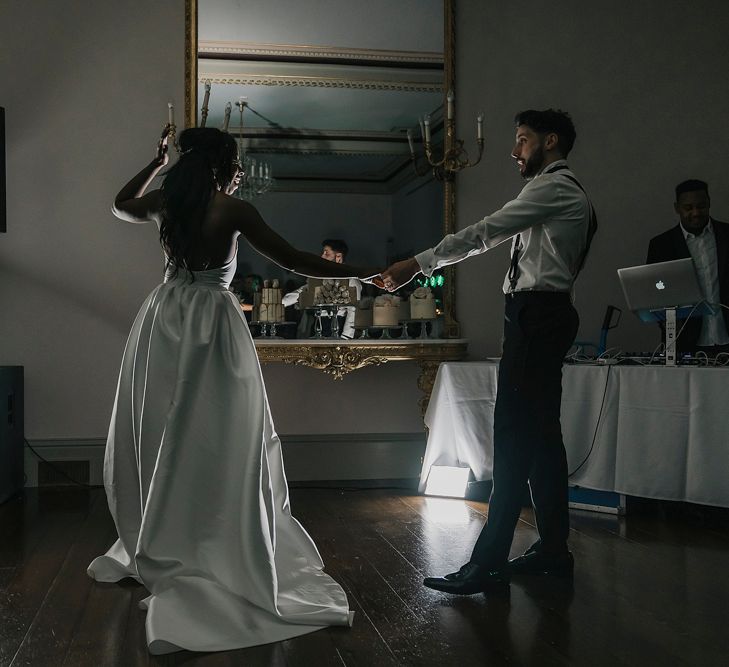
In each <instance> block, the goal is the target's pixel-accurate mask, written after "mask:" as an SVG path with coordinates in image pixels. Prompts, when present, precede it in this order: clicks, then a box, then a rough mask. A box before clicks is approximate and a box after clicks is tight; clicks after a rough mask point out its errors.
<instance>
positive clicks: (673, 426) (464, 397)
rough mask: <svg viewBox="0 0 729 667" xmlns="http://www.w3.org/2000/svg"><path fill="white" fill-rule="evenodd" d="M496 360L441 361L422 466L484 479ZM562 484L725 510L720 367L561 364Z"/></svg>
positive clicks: (725, 430)
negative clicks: (566, 478)
mask: <svg viewBox="0 0 729 667" xmlns="http://www.w3.org/2000/svg"><path fill="white" fill-rule="evenodd" d="M497 371H498V363H497V362H451V363H443V364H441V366H440V368H439V370H438V374H437V376H436V380H435V384H434V387H433V393H432V396H431V399H430V403H429V405H428V410H427V412H426V414H425V424H426V426H427V427H428V429H429V436H428V446H427V448H426V451H425V457H424V460H423V469H422V473H421V478H420V482H421V483H420V488H421V491H422V490H423V488H424V485H425V480H426V477H427V474H428V471H429V470H430V466H431V465H433V464H435V465H453V466H459V465H460V466H466V465H467V466H468V467H470V468H471V470H472V471H473V474H474V477H475V479H476V480H488V479H491V473H492V458H493V413H494V401H495V399H496V378H497ZM562 385H563V391H562V432H563V436H564V443H565V448H566V450H567V460H568V464H569V471H570V473H574V474H573V475H572V476H571V477H570V484H571V485H574V486H580V487H584V488H588V489H597V490H600V491H615V492H617V493H621V494H626V495H631V496H640V497H643V498H657V499H662V500H684V501H688V502H693V503H701V504H705V505H717V506H721V507H729V414H728V410H727V407H728V406H729V369H726V368H699V367H677V368H665V367H662V366H615V365H614V366H597V365H587V364H583V365H565V366H564V373H563V380H562Z"/></svg>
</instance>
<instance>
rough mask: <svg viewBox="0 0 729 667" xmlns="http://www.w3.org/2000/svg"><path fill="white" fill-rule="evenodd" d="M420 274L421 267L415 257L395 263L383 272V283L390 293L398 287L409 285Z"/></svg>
mask: <svg viewBox="0 0 729 667" xmlns="http://www.w3.org/2000/svg"><path fill="white" fill-rule="evenodd" d="M418 273H420V265H419V264H418V262H417V260H416V259H415V257H410V259H404V260H402V261H401V262H395V263H394V264H392V265H391V266H390V267H388V268H387V269H386V270H385V271H383V272H382V282H383V284H384V286H385V289H386V290H387V291H388V292H394V291H395V290H396V289H397V288H398V287H402V286H403V285H407V284H408V283H409V282H410V281H411V280H412V279H413V278H414V277H415V276H416V275H417V274H418Z"/></svg>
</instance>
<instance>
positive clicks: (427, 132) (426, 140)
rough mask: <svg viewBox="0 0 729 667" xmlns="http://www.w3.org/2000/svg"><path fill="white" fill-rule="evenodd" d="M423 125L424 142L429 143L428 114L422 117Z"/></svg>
mask: <svg viewBox="0 0 729 667" xmlns="http://www.w3.org/2000/svg"><path fill="white" fill-rule="evenodd" d="M423 125H425V143H426V144H429V143H430V116H426V117H425V118H423Z"/></svg>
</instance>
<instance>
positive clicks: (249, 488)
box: [88, 127, 378, 653]
mask: <svg viewBox="0 0 729 667" xmlns="http://www.w3.org/2000/svg"><path fill="white" fill-rule="evenodd" d="M168 133H169V127H166V128H165V131H164V132H163V133H162V139H161V140H160V142H159V145H158V149H157V156H156V158H155V159H154V160H153V161H152V162H151V163H150V164H149V165H147V166H146V167H145V168H144V169H142V171H140V172H139V173H138V174H137V175H136V176H135V177H134V178H132V180H131V181H129V183H127V184H126V185H125V186H124V187H123V188H122V189H121V191H120V192H119V194H118V195H117V197H116V200H115V202H114V206H113V209H112V210H113V212H114V214H115V215H116V216H117V217H118V218H120V219H122V220H126V221H128V222H134V223H141V222H156V223H157V224H158V225H159V229H160V241H161V244H162V247H163V249H164V252H165V256H166V259H167V262H166V272H165V277H164V282H163V283H162V284H161V285H158V286H157V287H156V288H155V289H154V290H152V292H151V294H149V296H148V297H147V298H146V300H145V301H144V303H143V304H142V307H141V309H140V310H139V313H138V314H137V317H136V319H135V321H134V324H133V325H132V330H131V333H130V334H129V339H128V340H127V344H126V348H125V350H124V356H123V359H122V365H121V371H120V374H119V382H118V386H117V392H116V400H115V402H114V408H113V412H112V416H111V424H110V427H109V436H108V441H107V446H106V457H105V462H104V486H105V488H106V495H107V499H108V502H109V509H110V511H111V514H112V516H113V518H114V522H115V524H116V528H117V531H118V535H119V539H118V540H117V541H116V542H115V543H114V545H113V546H112V547H111V548H110V549H109V551H108V552H107V553H106V554H104V555H103V556H99V557H98V558H96V559H95V560H94V561H93V562H92V563H91V565H90V566H89V568H88V572H89V575H90V576H91V577H93V578H94V579H96V580H97V581H105V582H113V581H119V580H120V579H123V578H124V577H132V578H133V579H136V580H137V581H139V582H141V583H142V584H144V585H145V586H146V588H147V590H148V591H149V593H150V595H149V597H147V598H146V599H144V600H143V601H142V602H141V603H140V606H141V607H142V608H143V609H145V610H146V612H147V618H146V632H147V643H148V646H149V650H150V652H151V653H169V652H172V651H177V650H180V649H188V650H192V651H216V650H226V649H234V648H243V647H246V646H253V645H256V644H264V643H268V642H274V641H280V640H284V639H288V638H291V637H295V636H297V635H301V634H305V633H307V632H312V631H314V630H318V629H320V628H322V627H325V626H328V625H351V620H352V615H353V614H352V612H350V611H349V606H348V603H347V597H346V595H345V593H344V591H343V590H342V588H341V586H339V584H337V583H336V582H335V581H334V580H333V579H332V578H331V577H329V576H328V575H327V574H325V573H324V572H323V571H322V568H323V563H322V560H321V557H320V556H319V553H318V551H317V549H316V546H315V545H314V543H313V541H312V540H311V538H310V537H309V535H308V534H307V533H306V531H305V530H304V528H303V527H302V526H301V524H299V523H298V521H297V520H296V519H295V518H294V517H293V516H292V515H291V511H290V507H289V499H288V490H287V486H286V478H285V475H284V469H283V461H282V458H281V443H280V441H279V438H278V436H277V435H276V431H275V430H274V426H273V421H272V419H271V413H270V410H269V406H268V400H267V398H266V391H265V388H264V384H263V378H262V376H261V370H260V366H259V363H258V358H257V356H256V350H255V347H254V345H253V341H252V339H251V335H250V333H249V330H248V326H247V325H246V321H245V318H244V317H243V313H242V312H241V310H240V307H239V305H238V301H237V299H236V298H235V297H234V296H233V295H232V294H231V293H230V292H229V291H228V289H227V288H228V285H229V284H230V281H231V279H232V278H233V275H234V274H235V268H236V252H237V246H238V237H239V236H242V237H243V238H244V239H245V240H246V241H248V243H249V244H250V245H251V246H252V247H253V248H254V249H255V250H257V251H258V252H259V253H261V254H263V255H265V256H266V257H268V258H269V259H271V260H273V261H274V262H276V263H277V264H279V265H280V266H282V267H284V268H285V269H288V270H291V271H295V272H297V273H300V274H302V275H306V276H313V277H320V278H330V277H341V278H348V277H358V278H362V279H367V278H370V277H372V276H373V275H375V274H377V273H378V270H376V269H367V270H362V269H356V268H354V267H352V266H349V265H347V264H337V263H335V262H329V261H326V260H324V259H321V258H320V257H318V256H317V255H314V254H310V253H305V252H301V251H299V250H296V249H295V248H293V247H291V246H290V245H289V244H288V243H287V242H286V241H285V240H284V239H283V238H281V237H280V236H278V234H276V233H275V232H274V231H273V230H272V229H271V228H270V227H268V226H267V225H266V224H265V223H264V221H263V220H262V219H261V217H260V215H259V214H258V212H257V211H256V209H255V208H254V207H253V206H252V205H251V204H249V203H247V202H244V201H241V200H238V199H235V198H233V197H231V196H230V194H231V193H232V192H233V191H234V190H235V188H236V186H237V181H238V178H239V171H238V165H237V162H236V156H237V151H236V144H235V141H234V140H233V138H232V137H231V136H230V135H229V134H227V133H224V132H221V131H219V130H216V129H213V128H191V129H187V130H185V131H184V132H183V133H182V134H181V135H180V150H181V154H180V159H179V160H178V162H177V163H176V164H175V165H174V166H173V167H171V168H170V169H169V171H168V172H167V173H166V174H165V176H164V182H163V185H162V187H161V189H159V190H153V191H151V192H149V193H147V194H144V192H145V190H146V188H147V186H148V185H149V184H150V182H151V181H152V179H153V178H154V177H155V176H156V175H157V173H158V171H159V170H160V169H161V168H162V167H163V166H164V165H165V164H166V163H167V159H168V158H167V139H168Z"/></svg>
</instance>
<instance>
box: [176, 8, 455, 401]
mask: <svg viewBox="0 0 729 667" xmlns="http://www.w3.org/2000/svg"><path fill="white" fill-rule="evenodd" d="M454 5H455V0H443V7H444V43H443V47H444V54H443V55H444V86H443V91H444V92H443V95H444V97H445V94H446V91H448V90H455V29H454V28H455V21H454V10H455V7H454ZM197 19H198V2H197V0H185V125H186V126H187V127H193V126H194V125H195V124H196V122H197V119H196V113H197V107H198V100H197V79H198V68H197V60H198V59H197V52H198V34H197V33H198V29H197ZM454 145H455V132H454V131H453V132H445V133H444V150H445V151H448V150H450V149H452V148H453V147H454ZM443 188H444V192H443V234H444V235H445V234H450V233H453V231H454V230H455V204H456V199H455V179H454V176H453V174H452V173H451V174H448V175H446V177H445V178H443ZM445 278H446V280H445V285H444V291H443V309H444V320H445V321H444V327H443V335H444V337H445V338H446V339H449V340H440V341H439V340H428V341H422V342H418V341H407V342H406V344H405V345H403V341H399V340H397V339H393V340H390V341H376V343H377V344H373V343H375V341H371V340H370V341H365V342H359V341H357V340H351V341H345V340H332V341H331V343H329V344H328V345H327V344H326V343H325V344H322V342H321V341H318V342H317V345H316V346H315V345H308V344H307V343H306V342H304V341H301V340H290V341H273V342H272V343H267V342H266V341H265V340H262V339H256V348H257V349H258V353H259V357H260V359H261V362H264V363H265V362H275V361H280V362H285V363H292V364H298V365H305V366H310V367H313V368H318V369H320V370H322V371H324V372H326V373H328V374H329V375H331V376H332V377H334V378H336V379H339V378H341V377H342V376H343V375H345V374H346V373H348V372H350V371H352V370H355V369H356V368H362V367H364V366H371V365H378V364H382V363H385V362H387V361H401V360H411V361H416V362H418V363H419V364H420V365H421V369H422V374H421V378H420V381H419V384H420V385H421V388H422V389H423V390H424V391H425V392H426V394H428V393H429V391H428V390H429V388H430V386H432V378H433V376H434V373H435V369H436V368H437V366H438V364H439V363H440V362H441V361H446V360H450V359H459V358H463V357H464V356H465V352H466V343H465V341H461V340H458V341H456V340H453V339H458V338H459V335H460V326H459V324H458V321H457V319H456V286H455V279H456V275H455V270H454V267H447V268H446V269H445Z"/></svg>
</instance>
